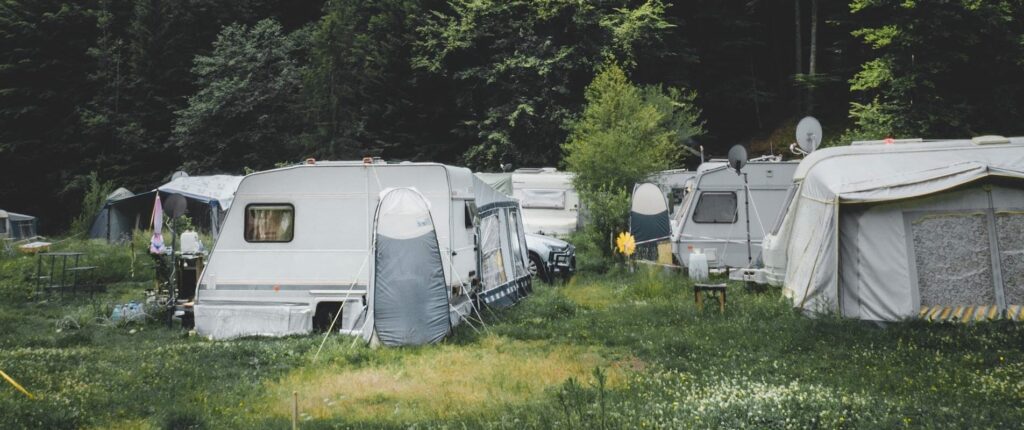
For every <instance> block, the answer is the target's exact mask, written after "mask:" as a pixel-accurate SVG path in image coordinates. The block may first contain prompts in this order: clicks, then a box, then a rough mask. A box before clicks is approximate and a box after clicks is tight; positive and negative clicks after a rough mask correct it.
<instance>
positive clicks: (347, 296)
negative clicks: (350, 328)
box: [313, 253, 370, 361]
mask: <svg viewBox="0 0 1024 430" xmlns="http://www.w3.org/2000/svg"><path fill="white" fill-rule="evenodd" d="M369 259H370V254H369V253H367V254H366V257H364V258H363V264H362V265H360V266H359V272H357V273H356V276H355V279H354V280H353V281H352V285H349V286H348V292H346V293H345V297H342V298H341V307H340V308H338V313H336V314H334V319H332V320H331V326H330V327H328V328H327V333H324V339H323V340H321V341H320V347H319V348H317V349H316V354H314V355H313V361H316V360H317V358H319V357H320V351H322V350H323V349H324V344H325V343H327V337H328V336H330V335H331V332H332V331H334V324H335V323H336V322H338V317H339V316H341V312H342V311H343V310H344V309H345V302H346V301H348V298H349V296H350V295H351V294H352V289H353V288H355V287H356V283H357V282H359V275H362V274H363V269H364V268H366V262H367V261H368V260H369ZM363 325H364V326H365V325H366V324H365V323H364V324H363ZM360 331H362V330H360Z"/></svg>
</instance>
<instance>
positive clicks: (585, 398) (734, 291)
mask: <svg viewBox="0 0 1024 430" xmlns="http://www.w3.org/2000/svg"><path fill="white" fill-rule="evenodd" d="M64 246H66V247H68V248H76V247H77V248H78V249H80V248H82V247H95V248H90V251H91V253H93V254H94V255H97V256H98V257H95V258H97V259H99V260H101V261H102V262H104V263H106V264H109V266H110V268H108V269H106V272H105V273H104V274H103V275H102V276H103V277H104V279H105V280H106V281H108V282H112V283H113V284H112V285H111V287H110V290H109V291H108V292H107V293H105V294H103V295H101V296H98V297H96V298H95V299H94V300H92V301H90V300H89V299H88V298H86V297H81V298H78V299H74V300H65V301H63V302H60V301H55V300H49V301H40V300H38V299H31V298H30V297H29V295H28V294H27V292H29V291H31V288H30V287H29V286H27V283H26V281H25V278H26V276H28V275H29V274H30V272H31V267H34V266H33V264H34V263H33V260H31V258H25V257H22V258H9V257H8V258H4V259H0V298H2V301H0V370H4V371H5V372H7V373H8V374H10V375H11V376H12V377H14V378H15V379H17V380H18V382H20V383H21V384H23V385H24V386H25V387H26V388H27V389H28V390H30V391H31V392H32V393H33V394H35V395H36V396H37V398H36V399H34V400H30V399H28V398H26V397H25V396H23V395H22V394H20V393H18V392H17V391H15V390H14V389H13V388H11V387H10V386H9V385H7V384H6V383H3V382H0V427H2V428H5V429H8V428H97V429H99V428H104V429H106V428H115V429H116V428H277V429H280V428H287V427H288V426H290V416H291V409H290V408H291V398H292V392H293V391H298V392H299V404H300V412H301V426H302V428H324V429H327V428H350V427H354V428H409V427H415V428H428V427H446V428H480V427H484V428H509V429H518V428H524V427H526V428H588V429H599V428H688V427H698V428H700V427H703V428H894V427H914V428H919V427H931V428H935V427H937V428H971V427H973V428H1020V427H1021V426H1022V425H1024V408H1022V405H1024V328H1022V327H1021V326H1020V325H1019V324H1013V323H1006V322H992V323H983V324H974V325H941V324H928V323H923V322H907V323H901V324H892V325H889V326H887V327H879V326H876V325H873V324H865V323H860V322H856V321H849V320H842V319H838V318H828V317H826V318H820V319H808V318H806V317H804V316H802V315H800V314H798V313H795V312H794V311H793V310H792V309H790V307H789V306H787V305H786V304H785V303H784V302H783V301H782V300H781V299H780V297H779V294H778V292H777V291H771V290H770V291H767V292H761V293H753V292H746V291H744V289H743V288H742V287H741V286H738V285H732V286H731V287H730V288H731V290H730V297H729V298H730V303H729V306H728V309H727V311H726V312H725V314H719V313H718V312H717V310H716V309H712V307H711V306H709V307H708V309H707V310H705V311H703V312H699V311H697V310H696V309H695V307H694V305H693V303H692V301H693V298H692V292H691V290H690V288H689V285H688V284H687V281H685V280H684V279H682V278H681V277H680V276H678V275H677V276H668V275H664V274H662V273H659V272H647V271H640V272H639V273H634V274H628V273H620V272H615V271H614V270H613V272H612V273H608V274H604V275H583V276H578V277H576V278H575V279H573V280H572V281H570V282H569V284H567V285H562V286H537V287H536V291H535V294H534V295H533V296H531V297H530V298H529V299H527V300H526V301H524V302H522V303H521V304H519V305H518V306H516V307H514V308H513V309H509V310H504V311H484V316H485V321H486V324H484V325H481V324H475V326H474V327H470V326H469V325H462V326H460V327H459V328H458V329H457V332H456V334H455V336H453V337H452V338H450V339H449V340H448V341H447V342H445V343H444V344H442V345H436V346H429V347H422V348H402V349H378V350H372V349H369V348H367V347H365V346H364V345H362V344H361V343H356V344H353V341H352V339H351V338H346V337H341V336H332V337H331V338H329V340H328V341H327V345H326V346H325V348H324V351H323V353H321V355H320V358H319V359H318V360H316V361H314V354H315V352H316V348H317V346H318V344H319V342H320V340H321V337H320V336H315V335H313V336H303V337H290V338H284V339H243V340H235V341H229V342H211V341H208V340H205V339H201V338H198V337H195V336H188V334H187V333H185V332H183V331H181V330H177V329H175V330H170V329H167V328H166V326H164V325H162V324H160V323H158V322H155V321H151V322H148V323H145V324H128V325H125V324H115V323H112V322H111V321H110V320H109V319H108V318H106V317H107V316H109V312H110V309H111V306H112V304H113V303H122V302H126V301H129V300H132V299H140V298H141V297H142V290H143V289H144V288H145V287H146V286H148V285H150V284H151V282H152V281H151V280H150V279H149V278H148V274H146V273H145V272H144V269H142V268H143V267H145V265H144V264H142V263H143V262H141V261H139V260H135V262H134V263H133V261H132V259H131V252H130V248H128V247H119V248H110V247H106V246H105V245H91V244H86V243H82V242H78V243H75V242H72V243H68V244H65V245H64ZM133 264H134V265H136V266H138V267H136V269H137V272H136V273H135V276H134V277H133V276H132V273H131V270H130V269H131V267H132V265H133ZM140 272H141V273H140Z"/></svg>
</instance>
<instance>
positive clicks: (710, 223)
mask: <svg viewBox="0 0 1024 430" xmlns="http://www.w3.org/2000/svg"><path fill="white" fill-rule="evenodd" d="M798 164H799V163H798V162H796V161H781V159H780V158H777V157H760V158H755V159H752V160H750V161H749V162H748V163H747V164H746V166H744V167H743V169H742V172H743V173H744V174H746V175H747V183H748V184H749V185H748V186H749V191H750V192H749V195H750V201H749V213H750V223H749V226H750V250H749V254H748V248H747V225H748V224H747V209H748V208H747V207H746V206H747V203H748V202H747V200H746V196H747V193H745V192H744V188H743V187H744V185H743V176H742V175H738V174H737V173H736V171H735V170H733V169H732V168H730V167H729V166H728V163H727V162H726V161H725V160H711V161H709V162H706V163H703V164H701V165H700V167H698V169H697V175H696V176H695V177H694V178H693V179H692V182H691V185H690V189H689V190H688V191H687V193H686V198H685V200H684V202H683V205H682V206H681V207H680V208H679V209H678V210H676V211H675V213H674V214H673V218H672V230H673V232H672V253H673V254H674V255H675V257H676V259H677V260H678V262H679V263H680V264H681V265H684V266H688V265H689V261H690V254H693V253H699V254H704V255H706V256H707V262H708V266H709V267H711V268H728V267H747V266H748V261H757V260H758V259H759V256H760V253H761V240H762V238H763V237H764V232H765V231H767V230H768V229H770V228H771V227H772V225H774V222H775V220H776V218H777V217H778V215H779V213H780V212H781V210H782V208H783V205H784V202H785V200H786V193H787V190H788V189H789V185H790V183H792V178H793V172H794V171H796V167H797V165H798Z"/></svg>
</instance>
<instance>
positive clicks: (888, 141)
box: [882, 137, 896, 145]
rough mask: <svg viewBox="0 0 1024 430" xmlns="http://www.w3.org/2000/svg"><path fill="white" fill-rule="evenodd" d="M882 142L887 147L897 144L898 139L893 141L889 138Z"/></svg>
mask: <svg viewBox="0 0 1024 430" xmlns="http://www.w3.org/2000/svg"><path fill="white" fill-rule="evenodd" d="M882 142H884V143H885V144H886V145H892V144H894V143H896V139H893V138H891V137H887V138H885V140H883V141H882Z"/></svg>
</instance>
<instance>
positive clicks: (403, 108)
mask: <svg viewBox="0 0 1024 430" xmlns="http://www.w3.org/2000/svg"><path fill="white" fill-rule="evenodd" d="M431 3H432V2H429V1H428V2H423V1H416V0H383V1H378V2H364V1H358V0H333V1H330V2H328V3H327V4H326V5H325V7H324V15H323V17H322V18H321V20H320V22H319V24H318V26H317V28H316V30H315V32H314V34H313V40H312V44H311V46H312V51H313V55H312V58H311V64H310V68H309V72H308V74H307V79H306V81H307V88H308V91H307V97H308V99H309V102H310V105H311V107H312V112H313V114H314V116H315V120H316V123H317V126H318V127H317V131H318V133H317V136H316V146H315V147H314V148H312V149H313V151H314V152H313V153H314V154H315V155H317V156H319V157H329V158H358V157H362V156H365V155H380V156H385V157H388V158H392V159H394V158H400V159H408V158H412V159H431V160H438V161H453V160H454V157H451V156H449V155H448V154H450V153H452V152H458V148H455V147H453V146H452V145H451V142H450V141H449V139H447V135H448V131H449V127H450V124H451V122H452V121H453V120H452V119H450V118H449V117H450V114H448V112H450V111H451V109H450V106H449V105H450V103H448V100H449V98H448V97H447V96H446V94H447V93H448V90H449V89H450V88H449V87H448V84H447V82H445V81H444V80H443V79H440V78H439V77H436V76H430V75H428V74H426V73H423V72H421V71H416V70H413V67H412V65H411V58H412V47H413V45H414V44H415V42H416V40H417V34H416V28H417V26H418V25H419V22H420V20H421V18H422V17H423V16H425V15H428V14H429V13H430V7H431Z"/></svg>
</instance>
